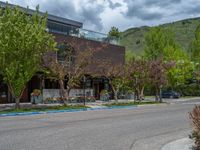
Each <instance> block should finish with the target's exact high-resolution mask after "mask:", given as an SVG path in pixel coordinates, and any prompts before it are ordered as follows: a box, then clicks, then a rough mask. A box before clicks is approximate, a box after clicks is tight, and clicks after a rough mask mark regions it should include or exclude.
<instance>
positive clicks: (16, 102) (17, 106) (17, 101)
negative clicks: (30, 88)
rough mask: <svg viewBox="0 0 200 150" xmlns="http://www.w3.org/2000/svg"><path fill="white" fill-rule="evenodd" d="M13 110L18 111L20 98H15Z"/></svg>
mask: <svg viewBox="0 0 200 150" xmlns="http://www.w3.org/2000/svg"><path fill="white" fill-rule="evenodd" d="M15 109H20V97H16V98H15Z"/></svg>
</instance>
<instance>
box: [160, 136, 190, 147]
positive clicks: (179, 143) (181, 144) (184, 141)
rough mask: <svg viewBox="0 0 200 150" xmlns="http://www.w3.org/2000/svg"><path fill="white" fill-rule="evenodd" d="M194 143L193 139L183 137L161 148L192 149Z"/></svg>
mask: <svg viewBox="0 0 200 150" xmlns="http://www.w3.org/2000/svg"><path fill="white" fill-rule="evenodd" d="M192 145H193V141H192V140H191V139H189V138H183V139H179V140H176V141H172V142H170V143H168V144H166V145H164V146H163V148H162V149H161V150H191V147H192Z"/></svg>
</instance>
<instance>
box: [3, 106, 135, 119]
mask: <svg viewBox="0 0 200 150" xmlns="http://www.w3.org/2000/svg"><path fill="white" fill-rule="evenodd" d="M136 107H137V106H113V107H105V106H103V107H97V108H82V109H70V110H50V111H38V112H19V113H7V114H0V117H9V116H28V115H39V114H51V113H64V112H81V111H94V110H110V109H132V108H136Z"/></svg>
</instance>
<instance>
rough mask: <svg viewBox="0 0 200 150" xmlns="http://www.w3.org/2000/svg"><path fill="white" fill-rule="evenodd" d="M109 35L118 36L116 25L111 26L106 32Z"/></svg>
mask: <svg viewBox="0 0 200 150" xmlns="http://www.w3.org/2000/svg"><path fill="white" fill-rule="evenodd" d="M108 35H109V36H112V37H117V38H119V37H120V32H119V29H118V28H117V27H111V29H110V31H109V33H108Z"/></svg>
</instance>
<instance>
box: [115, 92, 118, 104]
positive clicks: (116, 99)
mask: <svg viewBox="0 0 200 150" xmlns="http://www.w3.org/2000/svg"><path fill="white" fill-rule="evenodd" d="M117 93H118V92H117V91H114V99H115V102H118V98H117Z"/></svg>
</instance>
